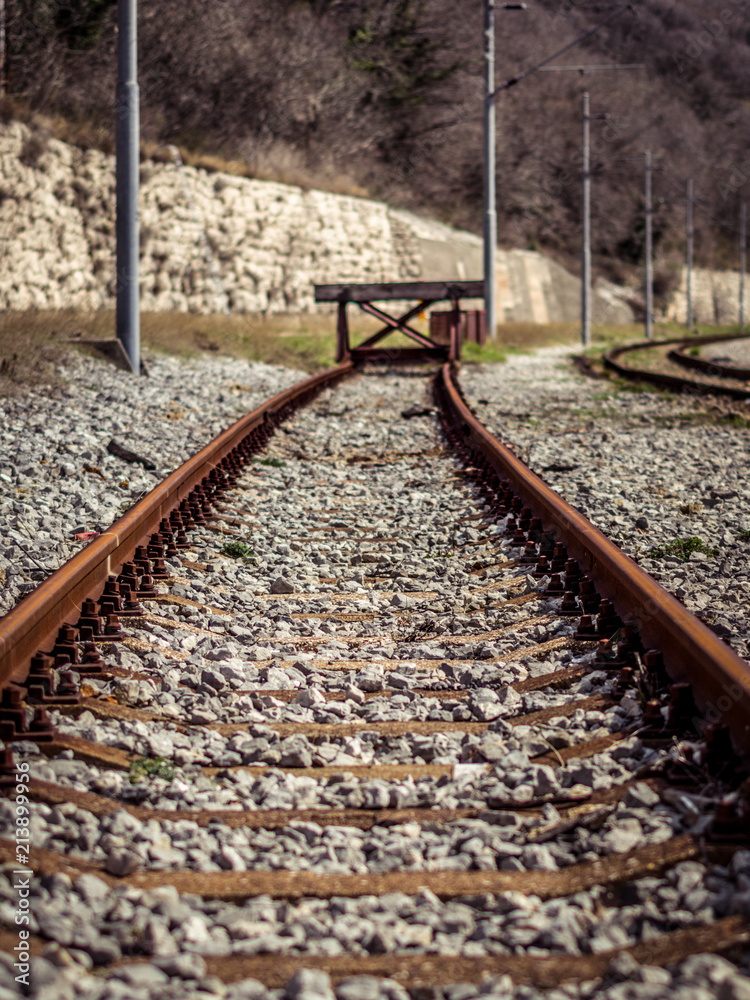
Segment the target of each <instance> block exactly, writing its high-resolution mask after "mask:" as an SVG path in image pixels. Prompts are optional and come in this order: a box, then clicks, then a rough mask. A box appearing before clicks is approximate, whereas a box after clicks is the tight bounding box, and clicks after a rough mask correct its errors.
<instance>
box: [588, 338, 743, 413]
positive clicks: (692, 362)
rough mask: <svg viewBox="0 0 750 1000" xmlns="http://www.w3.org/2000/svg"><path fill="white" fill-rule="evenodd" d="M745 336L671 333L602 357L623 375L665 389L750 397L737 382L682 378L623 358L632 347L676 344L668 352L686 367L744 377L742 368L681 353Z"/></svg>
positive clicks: (740, 378)
mask: <svg viewBox="0 0 750 1000" xmlns="http://www.w3.org/2000/svg"><path fill="white" fill-rule="evenodd" d="M739 339H742V338H741V335H740V334H736V333H730V334H721V335H718V336H705V337H691V338H690V339H689V340H685V338H684V337H672V338H669V339H667V340H640V341H638V342H637V343H634V344H624V345H622V346H620V347H613V348H611V349H610V350H609V351H607V353H606V354H605V355H604V357H603V358H602V361H603V362H604V365H605V367H607V368H609V369H610V370H611V371H613V372H615V373H616V374H617V375H620V376H621V377H622V378H629V379H637V380H638V381H640V382H651V383H652V384H653V385H659V386H662V387H663V388H665V389H672V390H673V391H676V392H693V393H699V394H701V395H711V394H714V395H718V396H729V397H731V398H732V399H750V390H748V389H740V388H737V387H736V386H729V385H719V384H717V383H715V382H700V381H698V380H696V379H690V378H681V377H680V376H679V375H669V374H668V373H667V372H659V371H653V370H651V369H650V368H631V367H630V366H629V365H624V364H622V363H621V362H620V360H619V359H620V358H621V357H622V356H623V355H624V354H629V353H630V352H631V351H639V350H643V349H645V348H651V347H669V346H670V345H671V344H674V345H676V349H675V350H672V351H670V352H669V357H670V359H671V360H672V361H675V362H677V363H678V364H681V365H683V366H684V367H686V368H695V369H699V370H701V371H703V372H705V373H706V374H709V375H716V376H717V377H721V378H735V379H738V380H739V381H741V380H742V378H743V375H742V371H743V370H742V369H739V368H738V369H736V370H735V371H732V369H730V368H729V366H726V367H725V366H721V365H719V366H717V365H715V364H712V363H711V362H710V361H702V360H701V359H700V358H690V357H688V356H687V355H685V354H683V353H681V351H682V349H684V348H686V347H688V346H690V347H693V346H695V345H699V344H718V343H721V342H722V341H725V340H739Z"/></svg>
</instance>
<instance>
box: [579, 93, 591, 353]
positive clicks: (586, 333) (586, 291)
mask: <svg viewBox="0 0 750 1000" xmlns="http://www.w3.org/2000/svg"><path fill="white" fill-rule="evenodd" d="M581 226H582V228H583V258H582V261H581V343H582V344H583V346H584V347H588V346H589V344H590V343H591V117H590V115H589V95H588V93H584V95H583V212H582V220H581Z"/></svg>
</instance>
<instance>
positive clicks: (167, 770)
mask: <svg viewBox="0 0 750 1000" xmlns="http://www.w3.org/2000/svg"><path fill="white" fill-rule="evenodd" d="M174 775H175V767H174V764H172V763H171V762H170V761H168V760H167V758H166V757H142V758H141V759H140V760H136V761H134V762H133V763H132V764H131V765H130V774H129V778H130V783H131V785H137V784H138V783H139V782H141V781H150V780H152V779H153V778H162V779H163V780H164V781H171V780H172V778H174Z"/></svg>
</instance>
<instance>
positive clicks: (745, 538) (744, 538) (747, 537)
mask: <svg viewBox="0 0 750 1000" xmlns="http://www.w3.org/2000/svg"><path fill="white" fill-rule="evenodd" d="M737 537H738V538H739V540H740V541H741V542H750V529H748V530H747V531H741V532H740V533H739V535H738V536H737Z"/></svg>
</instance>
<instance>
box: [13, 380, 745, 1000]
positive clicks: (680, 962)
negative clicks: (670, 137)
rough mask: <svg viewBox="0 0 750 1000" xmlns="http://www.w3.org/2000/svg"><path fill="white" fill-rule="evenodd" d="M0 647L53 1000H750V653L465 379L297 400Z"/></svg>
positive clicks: (78, 564) (308, 389)
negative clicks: (611, 538) (643, 563)
mask: <svg viewBox="0 0 750 1000" xmlns="http://www.w3.org/2000/svg"><path fill="white" fill-rule="evenodd" d="M342 379H343V381H341V380H342ZM339 381H341V385H340V386H338V387H337V388H336V389H335V390H332V388H331V387H330V386H331V384H332V383H334V382H339ZM303 401H304V402H306V403H307V405H306V406H305V407H304V408H301V409H297V407H298V406H299V404H300V402H303ZM295 410H296V412H295ZM273 432H275V433H273ZM175 511H179V512H180V513H179V517H177V516H176V514H175ZM144 536H146V537H145V538H144ZM149 538H150V542H149V544H150V549H149V550H148V551H145V552H144V551H138V552H137V558H138V560H139V562H138V563H137V565H136V567H135V568H134V569H135V574H134V572H133V569H131V568H130V566H128V565H127V564H128V563H130V564H132V556H133V555H134V554H135V553H136V546H137V545H142V544H143V543H144V541H146V542H148V541H149ZM121 564H125V569H124V571H122V572H120V576H119V582H117V581H113V580H111V579H109V577H110V576H111V575H112V574H113V573H116V572H117V571H120V570H121V569H122V566H121ZM63 582H64V584H65V590H64V592H63V590H62V589H61V584H62V583H63ZM115 582H117V586H114V583H115ZM102 591H103V593H102ZM87 599H98V603H96V604H94V605H93V606H92V605H91V604H87V605H85V606H84V603H83V602H84V601H85V600H87ZM76 610H78V613H77V614H75V615H74V612H75V611H76ZM81 610H82V611H84V615H83V619H84V620H83V622H79V620H78V615H79V614H80V611H81ZM65 621H70V622H71V624H73V625H76V626H80V627H81V631H80V632H79V633H78V634H77V635H76V633H75V631H70V630H65V629H64V628H63V630H62V632H61V633H60V634H59V635H58V630H60V628H61V625H62V623H63V622H65ZM107 627H108V629H109V631H106V628H107ZM87 628H90V629H92V630H93V633H94V634H93V635H91V634H89V633H88V632H84V631H82V630H83V629H87ZM98 633H102V634H98ZM0 639H1V640H2V644H1V645H0V652H1V654H2V658H1V659H0V664H1V667H0V675H1V676H2V679H3V681H4V682H5V684H6V688H5V691H6V692H7V693H6V694H5V695H4V707H5V715H4V721H3V723H2V725H3V730H2V735H3V738H4V740H5V743H6V746H12V748H13V751H14V759H11V758H10V755H9V753H8V752H6V760H5V772H4V773H5V782H6V787H7V794H8V795H9V798H8V801H7V802H5V803H3V804H2V806H3V808H2V817H3V824H4V829H5V837H6V839H5V840H4V841H3V843H2V847H1V848H0V849H1V850H2V856H3V860H4V861H5V862H6V863H7V865H8V868H7V869H6V875H5V876H4V877H5V884H4V888H3V900H4V903H3V904H2V905H3V920H4V923H5V925H6V927H7V928H8V930H7V931H6V933H5V935H4V940H3V947H4V949H5V953H6V955H11V954H12V949H13V947H14V946H15V944H16V943H17V940H16V939H17V935H16V932H15V930H13V929H12V928H13V914H14V913H15V912H17V907H18V905H19V900H18V898H17V897H18V892H17V889H14V876H13V874H12V868H13V861H14V859H15V860H16V862H17V860H18V855H17V853H16V851H17V845H16V844H14V842H13V839H12V834H13V823H14V818H15V815H14V802H13V798H14V796H15V795H16V784H17V782H16V775H17V774H19V773H22V774H26V775H28V777H29V779H30V780H29V797H30V798H31V799H32V800H33V803H34V805H33V806H32V813H33V817H34V818H33V821H32V849H31V853H30V855H29V865H30V867H31V868H32V869H33V870H34V872H35V877H34V879H33V880H32V889H31V893H32V905H31V910H32V912H33V917H32V918H31V922H30V924H29V925H28V926H29V928H30V931H31V935H30V938H29V941H28V943H29V947H30V950H31V952H32V953H33V954H34V955H35V956H37V957H35V958H34V960H33V965H34V972H35V973H36V976H37V983H38V984H39V985H38V989H39V990H40V993H39V995H40V996H47V995H49V996H53V995H54V996H61V997H62V996H71V997H76V998H77V997H89V996H91V997H100V996H132V997H141V996H143V997H151V996H153V997H156V996H201V995H206V996H213V995H219V996H222V995H223V996H227V997H229V998H230V1000H231V998H232V997H238V998H239V997H249V996H254V997H259V998H261V997H264V996H266V995H270V996H284V995H285V996H288V997H289V998H290V1000H291V998H305V1000H306V998H312V997H318V996H322V997H330V996H331V995H332V990H335V992H336V996H337V997H338V1000H355V998H358V997H363V998H364V997H373V998H374V997H379V996H382V997H393V998H400V997H404V996H405V995H406V993H405V991H407V992H409V993H411V994H412V995H414V996H422V995H429V994H430V993H432V994H435V995H438V993H439V991H440V990H444V991H445V995H446V996H450V997H454V996H455V997H456V998H458V997H471V996H474V995H476V994H477V993H478V992H479V991H480V990H481V991H483V992H484V993H488V992H495V993H499V994H502V995H510V994H511V993H512V992H513V991H515V993H516V995H518V996H519V997H520V996H529V995H532V994H530V993H529V992H528V989H536V988H538V989H549V988H554V987H559V986H560V984H567V986H566V989H567V992H566V993H565V995H566V996H567V995H574V996H576V995H579V993H580V995H587V996H588V995H591V992H592V990H595V989H601V990H605V989H607V988H609V987H615V984H617V983H618V982H622V981H624V980H627V979H631V978H632V979H634V980H636V981H638V982H642V983H645V984H649V985H650V987H651V988H652V991H651V993H649V994H648V995H650V996H657V995H660V994H659V990H660V989H661V990H663V992H664V995H667V993H674V994H675V995H678V996H679V995H682V994H681V993H680V990H681V989H683V988H685V989H687V988H688V985H689V984H691V985H692V987H700V988H702V989H704V990H706V991H707V993H708V995H712V993H717V992H718V991H719V990H723V993H722V995H725V996H726V997H734V996H744V995H745V993H743V992H742V991H743V990H745V991H746V990H747V988H748V980H747V979H746V978H745V975H744V974H743V971H744V968H745V966H744V964H743V962H744V957H743V956H744V954H745V951H744V948H745V946H746V942H747V940H748V927H747V924H746V921H745V912H746V910H747V905H746V899H745V896H746V892H745V887H746V884H747V883H746V879H747V876H748V874H750V872H749V871H748V853H747V851H746V850H744V848H745V846H746V836H747V814H746V810H747V801H746V796H745V794H744V791H743V789H744V787H745V786H744V785H743V781H744V775H745V772H744V764H743V761H744V760H745V759H746V756H747V750H748V744H749V743H750V730H749V729H748V726H749V724H750V722H749V720H750V716H749V715H748V706H749V705H750V701H749V695H750V684H749V682H748V679H747V665H746V664H745V663H744V662H743V661H742V660H740V659H739V658H738V657H737V656H736V655H735V654H734V653H733V652H732V651H731V649H729V647H727V646H726V645H724V644H723V643H722V642H721V641H720V640H719V639H718V638H717V637H716V636H715V635H714V634H713V633H712V632H711V631H710V630H708V629H707V628H705V627H704V626H703V625H702V624H701V623H700V622H698V621H697V620H696V619H694V618H692V616H691V615H689V614H688V613H687V612H686V611H685V609H684V608H683V607H682V606H681V605H680V604H679V602H677V601H675V600H674V598H671V597H670V596H669V595H668V594H666V593H665V592H664V591H662V590H661V589H660V588H659V587H658V586H657V585H656V584H655V583H653V581H651V580H650V579H649V578H648V577H646V576H645V574H643V573H641V572H640V571H639V570H638V569H637V567H636V566H635V565H634V564H632V563H630V561H629V560H627V558H626V557H625V556H623V555H622V554H621V553H619V552H618V550H617V548H616V547H615V546H613V545H611V544H609V543H608V542H607V540H606V539H605V538H604V537H603V536H602V535H601V534H600V533H599V532H598V531H597V530H596V529H595V528H594V527H593V525H591V524H590V523H589V522H587V521H586V520H585V518H583V516H582V515H581V514H579V513H578V512H577V511H576V510H574V509H573V508H571V507H569V506H567V505H566V504H565V503H564V502H562V501H561V500H560V499H559V498H558V497H556V496H555V495H554V494H553V493H552V492H551V491H550V490H549V489H548V488H547V487H546V486H545V485H544V483H542V482H541V481H540V480H538V479H537V478H536V477H535V476H533V474H530V473H529V472H528V470H526V469H525V468H524V467H523V466H522V465H521V463H520V462H519V461H518V460H517V459H516V458H515V456H513V455H512V454H511V453H510V452H508V451H507V450H505V449H504V448H503V447H502V446H501V445H500V444H499V443H498V442H497V441H496V439H494V438H492V436H491V435H490V434H489V433H488V432H487V431H486V430H485V429H484V428H483V427H482V426H481V425H480V424H478V422H477V421H476V420H475V419H474V418H473V417H472V416H471V414H470V413H469V411H468V410H467V408H466V407H465V405H464V404H463V402H462V399H461V395H460V390H459V388H458V385H457V383H456V381H455V377H454V376H453V374H452V373H451V370H450V368H449V367H448V366H446V367H444V368H443V369H442V370H441V372H440V375H439V378H438V381H437V383H436V385H435V386H434V387H433V373H432V372H431V371H429V370H428V369H425V368H418V367H415V368H413V369H409V370H406V371H404V370H402V371H400V372H399V373H398V374H394V373H392V372H389V373H386V374H385V375H383V374H382V373H381V374H374V373H373V372H370V371H358V372H356V373H354V372H352V370H351V368H350V366H347V365H344V366H340V367H339V368H338V369H336V370H335V371H334V372H333V373H332V374H331V375H330V376H329V377H325V376H322V377H318V378H317V379H312V380H308V381H307V382H306V383H304V384H303V385H301V386H300V387H299V388H298V389H296V390H287V391H286V392H285V393H281V394H279V395H278V396H277V397H274V399H273V400H272V401H270V402H269V404H267V405H266V406H265V407H261V408H259V409H258V410H256V411H254V412H253V413H251V414H250V415H248V417H246V418H244V419H243V421H240V422H239V424H237V425H235V427H234V428H232V429H230V430H229V431H227V432H226V433H225V434H224V435H222V436H221V438H220V439H218V440H217V443H215V445H214V446H212V447H210V448H207V449H204V450H203V451H202V452H201V453H199V455H198V456H196V457H195V458H194V459H192V460H191V461H190V462H188V463H186V465H185V466H183V467H182V468H181V469H180V470H178V471H177V472H176V473H175V474H173V476H172V477H170V479H169V480H168V481H167V482H165V484H164V485H163V486H162V487H159V488H158V489H157V490H156V491H154V493H153V494H151V495H150V496H149V497H146V498H145V499H144V500H143V501H141V502H140V504H138V505H136V507H135V508H133V509H132V510H131V511H130V512H129V513H128V514H127V515H126V516H125V517H124V518H122V519H121V521H119V522H117V523H116V524H115V525H114V526H113V528H112V530H111V531H110V532H108V533H105V534H104V535H103V536H101V537H100V538H99V539H97V540H96V541H95V542H93V543H92V544H91V545H90V546H88V547H87V548H86V549H84V550H83V551H82V552H81V553H79V554H78V555H77V556H76V557H75V558H74V559H73V560H72V561H71V562H70V563H69V564H68V565H67V566H65V567H64V568H63V570H61V571H60V572H59V573H58V574H57V575H56V577H53V578H51V579H50V580H49V581H47V582H46V583H45V584H43V585H42V586H41V587H40V588H38V590H37V591H36V592H35V593H34V594H32V595H30V596H29V597H27V598H26V599H25V600H24V601H23V602H21V604H20V605H19V606H18V607H17V608H16V609H14V611H13V612H12V613H11V614H10V615H8V616H6V618H5V619H3V620H2V621H1V622H0ZM81 640H83V642H81ZM94 647H96V648H94ZM40 649H42V650H47V651H49V652H51V653H53V654H54V659H53V660H52V661H50V660H49V659H44V658H43V657H39V656H36V654H37V652H38V650H40ZM99 656H101V660H100V659H99ZM32 657H35V659H34V661H33V663H32V666H31V673H29V664H30V662H31V658H32ZM24 691H25V692H26V695H25V696H26V698H27V702H28V703H29V704H30V705H31V704H34V705H35V706H36V707H35V709H34V712H35V718H34V719H33V721H32V720H30V719H29V711H30V710H29V711H24V710H23V709H22V708H20V707H19V704H18V699H19V697H20V695H21V693H22V692H24ZM696 703H697V704H696ZM14 723H15V724H16V726H17V730H16V731H13V730H12V728H10V727H11V726H12V725H13V724H14ZM19 768H23V769H24V770H21V771H19ZM719 953H723V954H726V955H727V956H728V957H729V958H732V959H734V960H735V961H736V962H738V963H739V965H738V966H735V965H733V964H731V963H730V962H729V961H727V960H726V959H723V958H719V957H718V955H719ZM695 956H701V957H700V958H696V957H695ZM6 971H7V972H8V973H10V971H11V970H10V969H7V970H6ZM585 984H589V985H588V986H587V985H585ZM10 987H11V983H10V981H9V979H8V976H6V977H5V978H4V979H2V981H0V989H9V988H10ZM45 989H46V990H47V991H48V992H47V993H44V990H45ZM524 990H527V992H523V991H524ZM273 991H281V992H277V993H274V992H273ZM0 995H1V994H0ZM643 995H645V993H644V994H643ZM684 995H686V996H687V995H688V994H687V993H685V994H684ZM613 996H614V994H613Z"/></svg>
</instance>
